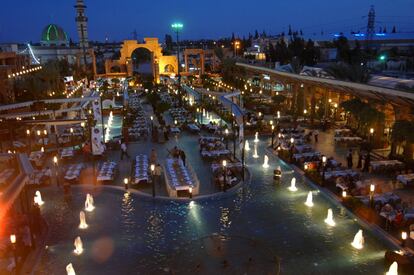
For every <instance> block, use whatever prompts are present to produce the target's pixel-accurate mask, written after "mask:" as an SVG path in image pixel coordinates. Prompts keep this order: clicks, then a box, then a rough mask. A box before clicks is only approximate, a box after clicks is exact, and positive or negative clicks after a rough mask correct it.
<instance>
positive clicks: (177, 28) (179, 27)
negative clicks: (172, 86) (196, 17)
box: [171, 23, 184, 100]
mask: <svg viewBox="0 0 414 275" xmlns="http://www.w3.org/2000/svg"><path fill="white" fill-rule="evenodd" d="M183 27H184V25H183V24H182V23H173V24H171V28H172V29H173V31H174V32H175V34H176V35H177V64H178V66H177V77H178V89H180V87H181V75H180V67H181V66H180V41H179V36H178V35H179V33H180V31H181V30H182V29H183ZM180 100H181V97H180Z"/></svg>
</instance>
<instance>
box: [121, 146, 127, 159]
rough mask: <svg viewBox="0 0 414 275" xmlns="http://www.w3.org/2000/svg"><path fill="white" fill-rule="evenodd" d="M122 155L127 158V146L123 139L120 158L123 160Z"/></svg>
mask: <svg viewBox="0 0 414 275" xmlns="http://www.w3.org/2000/svg"><path fill="white" fill-rule="evenodd" d="M124 155H125V156H126V157H127V158H128V159H129V155H128V147H127V145H126V143H125V141H122V143H121V160H123V158H124Z"/></svg>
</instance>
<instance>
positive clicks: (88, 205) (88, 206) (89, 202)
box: [85, 193, 95, 212]
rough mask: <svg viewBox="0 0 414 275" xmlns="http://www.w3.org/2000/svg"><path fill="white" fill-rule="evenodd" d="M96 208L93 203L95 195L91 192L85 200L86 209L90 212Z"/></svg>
mask: <svg viewBox="0 0 414 275" xmlns="http://www.w3.org/2000/svg"><path fill="white" fill-rule="evenodd" d="M94 209H95V206H94V205H93V197H92V195H91V194H89V193H88V194H86V200H85V210H86V211H88V212H92V211H93V210H94Z"/></svg>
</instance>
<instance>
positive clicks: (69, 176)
mask: <svg viewBox="0 0 414 275" xmlns="http://www.w3.org/2000/svg"><path fill="white" fill-rule="evenodd" d="M83 168H85V165H84V164H83V163H79V164H72V165H70V166H69V167H68V169H67V170H66V173H65V179H66V180H78V179H79V177H80V173H81V171H82V169H83Z"/></svg>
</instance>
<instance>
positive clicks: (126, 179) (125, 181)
mask: <svg viewBox="0 0 414 275" xmlns="http://www.w3.org/2000/svg"><path fill="white" fill-rule="evenodd" d="M124 186H125V190H128V178H124Z"/></svg>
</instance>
